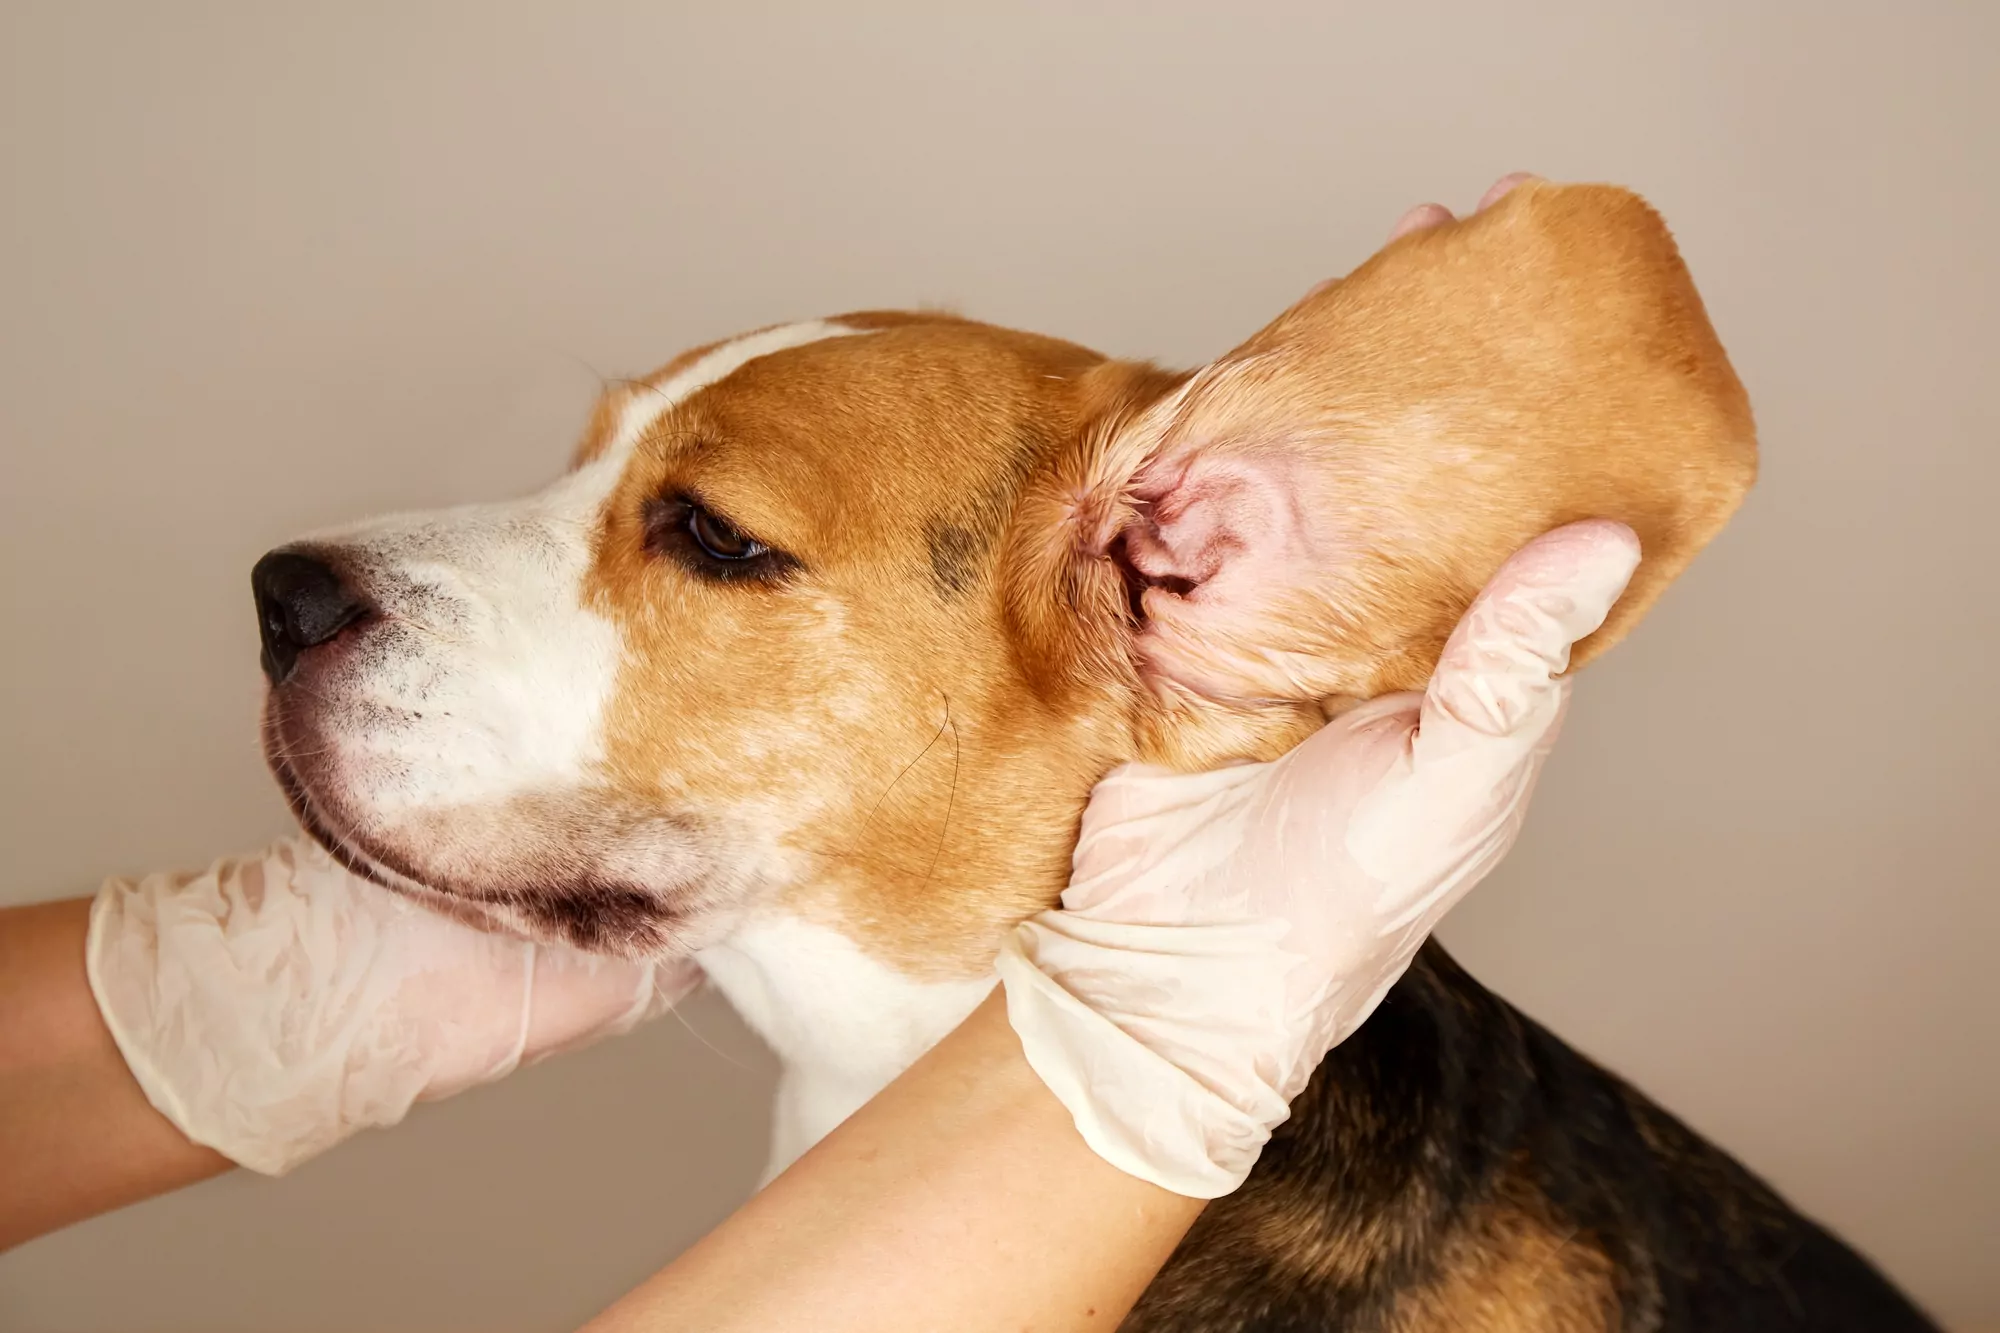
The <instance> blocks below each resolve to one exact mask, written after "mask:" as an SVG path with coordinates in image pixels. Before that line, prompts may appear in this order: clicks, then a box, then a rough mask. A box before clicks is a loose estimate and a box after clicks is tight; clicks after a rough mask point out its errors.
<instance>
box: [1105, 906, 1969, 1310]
mask: <svg viewBox="0 0 2000 1333" xmlns="http://www.w3.org/2000/svg"><path fill="white" fill-rule="evenodd" d="M1125 1327H1126V1328H1128V1329H1132V1330H1147V1333H1194V1331H1195V1330H1200V1333H1225V1331H1228V1333H1234V1331H1236V1330H1241V1331H1242V1333H1251V1331H1252V1330H1255V1331H1256V1333H1306V1331H1307V1330H1314V1331H1317V1330H1340V1333H1503V1331H1504V1333H1512V1331H1514V1330H1520V1331H1521V1333H1527V1331H1528V1330H1535V1331H1536V1333H1611V1331H1612V1330H1617V1331H1619V1333H1626V1331H1630V1333H1639V1331H1640V1330H1646V1331H1648V1333H1651V1331H1654V1330H1657V1331H1658V1333H1787V1331H1789V1330H1801V1331H1803V1330H1812V1331H1813V1333H1850V1331H1851V1333H1864V1330H1865V1331H1866V1333H1903V1331H1904V1330H1910V1331H1912V1333H1914V1331H1916V1330H1930V1329H1934V1328H1935V1327H1936V1326H1935V1325H1934V1324H1932V1323H1931V1322H1930V1320H1928V1319H1927V1318H1926V1317H1925V1316H1924V1315H1923V1314H1922V1313H1920V1312H1919V1311H1918V1310H1917V1309H1916V1307H1914V1306H1913V1305H1911V1304H1910V1302H1909V1301H1908V1300H1907V1299H1906V1298H1905V1297H1904V1296H1903V1295H1902V1294H1901V1293H1900V1292H1898V1291H1897V1290H1896V1289H1895V1288H1894V1287H1893V1286H1891V1285H1890V1284H1889V1283H1888V1282H1887V1281H1886V1280H1885V1279H1884V1278H1883V1277H1882V1276H1881V1274H1879V1273H1878V1272H1876V1271H1875V1269H1874V1268H1873V1267H1871V1266H1870V1265H1869V1263H1868V1262H1867V1261H1866V1260H1865V1259H1863V1258H1861V1257H1860V1256H1859V1255H1857V1254H1855V1253H1854V1251H1853V1250H1851V1249H1849V1248H1848V1247H1847V1246H1846V1245H1844V1244H1842V1243H1841V1242H1840V1241H1839V1240H1837V1239H1835V1238H1834V1237H1833V1236H1831V1235H1829V1234H1828V1233H1827V1232H1826V1231H1825V1230H1823V1229H1822V1228H1821V1227H1819V1226H1818V1225H1817V1224H1816V1223H1814V1222H1812V1221H1811V1220H1810V1219H1808V1218H1806V1217H1803V1216H1801V1215H1800V1214H1799V1213H1798V1212H1797V1211H1796V1210H1794V1209H1793V1208H1792V1207H1791V1206H1790V1205H1788V1204H1787V1203H1785V1201H1784V1200H1783V1199H1781V1198H1779V1197H1778V1195H1777V1194H1775V1193H1774V1192H1773V1191H1772V1190H1771V1189H1770V1187H1769V1186H1767V1185H1765V1184H1764V1182H1762V1181H1761V1180H1759V1179H1757V1178H1756V1177H1755V1176H1754V1175H1752V1174H1751V1173H1750V1172H1748V1171H1746V1170H1745V1169H1744V1168H1743V1167H1742V1166H1741V1165H1739V1164H1738V1163H1737V1162H1736V1161H1734V1160H1733V1159H1732V1158H1730V1157H1729V1156H1728V1155H1727V1154H1726V1153H1724V1152H1722V1151H1721V1150H1720V1149H1718V1148H1716V1147H1714V1146H1713V1145H1712V1144H1710V1143H1708V1142H1706V1141H1705V1140H1704V1139H1702V1138H1701V1137H1700V1136H1699V1135H1697V1134H1696V1133H1694V1131H1692V1130H1690V1129H1689V1128H1688V1127H1687V1126H1686V1125H1684V1124H1682V1123H1681V1122H1680V1121H1679V1120H1677V1119H1675V1118H1674V1117H1673V1116H1672V1115H1670V1114H1668V1113H1667V1112H1666V1111H1664V1110H1662V1109H1661V1108H1660V1107H1658V1106H1656V1105H1654V1104H1653V1102H1652V1101H1650V1100H1649V1099H1648V1098H1647V1097H1646V1096H1645V1095H1644V1094H1643V1093H1641V1092H1639V1091H1638V1090H1637V1089H1635V1088H1633V1087H1632V1086H1631V1085H1629V1084H1627V1083H1626V1082H1624V1081H1623V1080H1622V1079H1620V1078H1618V1077H1617V1076H1616V1075H1613V1074H1611V1073H1609V1072H1607V1071H1606V1070H1604V1069H1601V1068H1599V1067H1598V1066H1597V1065H1596V1064H1594V1063H1592V1062H1591V1061H1590V1060H1588V1059H1586V1058H1584V1057H1583V1056H1582V1055H1580V1054H1578V1053H1577V1052H1576V1051H1574V1050H1572V1049H1571V1048H1570V1047H1569V1046H1567V1045H1565V1044H1564V1043H1563V1042H1562V1041H1561V1040H1560V1039H1559V1038H1557V1037H1556V1036H1555V1035H1553V1034H1552V1033H1550V1032H1549V1031H1548V1030H1547V1029H1545V1028H1543V1027H1542V1026H1541V1025H1540V1024H1538V1023H1536V1022H1535V1021H1534V1020H1532V1019H1530V1018H1528V1017H1526V1016H1525V1015H1523V1014H1522V1013H1520V1011H1518V1010H1516V1009H1515V1008H1514V1007H1513V1006H1511V1005H1509V1004H1508V1003H1506V1001H1504V1000H1502V999H1500V998H1499V997H1498V996H1496V995H1494V994H1492V993H1491V992H1490V991H1488V990H1486V989H1485V988H1484V987H1482V986H1481V985H1480V984H1479V983H1478V982H1476V981H1474V980H1473V979H1472V978H1471V977H1470V976H1469V975H1467V974H1466V972H1465V971H1464V970H1463V969H1461V968H1460V967H1459V966H1458V965H1457V964H1456V963H1455V962H1453V961H1452V959H1451V958H1450V957H1449V956H1448V955H1447V954H1446V953H1445V951H1444V950H1443V948H1442V947H1440V946H1439V945H1437V944H1436V943H1432V944H1429V945H1427V946H1426V947H1425V948H1424V950H1423V952H1422V953H1421V954H1420V955H1419V957H1418V959H1417V962H1416V963H1415V965H1414V966H1412V967H1411V969H1410V971H1409V973H1408V974H1407V975H1406V976H1405V977H1404V979H1403V981H1402V982H1401V983H1400V984H1399V985H1398V986H1397V987H1396V988H1395V990H1394V991H1392V992H1391V993H1390V995H1389V997H1388V999H1387V1000H1385V1001H1384V1002H1383V1004H1382V1007H1381V1008H1380V1009H1379V1010H1378V1011H1377V1012H1376V1014H1375V1016H1374V1017H1373V1018H1371V1019H1370V1020H1369V1022H1368V1024H1367V1025H1366V1026H1365V1027H1364V1028H1363V1029H1362V1030H1361V1031H1360V1032H1359V1033H1357V1034H1356V1035H1355V1036H1353V1037H1352V1038H1350V1039H1349V1040H1348V1041H1346V1042H1345V1043H1343V1044H1342V1045H1341V1046H1339V1047H1337V1048H1335V1050H1334V1051H1333V1053H1332V1054H1331V1055H1330V1056H1328V1057H1327V1060H1326V1062H1325V1063H1324V1064H1323V1065H1321V1066H1320V1069H1319V1072H1318V1073H1317V1074H1316V1075H1315V1076H1314V1078H1313V1081H1312V1083H1311V1085H1310V1086H1309V1087H1308V1089H1307V1090H1306V1092H1305V1094H1304V1095H1303V1096H1302V1097H1300V1098H1299V1099H1298V1101H1297V1102H1295V1103H1294V1104H1293V1107H1292V1118H1291V1120H1290V1121H1288V1122H1287V1123H1286V1124H1285V1125H1283V1126H1282V1127H1281V1128H1280V1129H1279V1130H1278V1133H1277V1135H1276V1137H1275V1138H1273V1140H1272V1141H1271V1143H1270V1145H1269V1146H1268V1147H1267V1148H1266V1149H1265V1151H1264V1156H1263V1158H1262V1159H1261V1160H1260V1161H1259V1163H1258V1166H1257V1169H1256V1171H1255V1172H1254V1173H1253V1174H1252V1175H1251V1177H1250V1180H1249V1182H1248V1183H1247V1184H1246V1185H1244V1187H1243V1188H1242V1189H1241V1190H1239V1191H1238V1192H1237V1193H1236V1194H1233V1195H1231V1196H1229V1197H1227V1198H1224V1199H1220V1200H1217V1201H1216V1202H1215V1203H1214V1204H1211V1205H1210V1206H1209V1208H1208V1210H1207V1211H1206V1212H1205V1213H1204V1214H1203V1216H1202V1218H1201V1220H1200V1222H1199V1223H1197V1224H1196V1226H1195V1229H1194V1230H1193V1231H1192V1232H1191V1233H1190V1234H1189V1236H1188V1238H1187V1240H1186V1241H1185V1242H1183V1244H1182V1245H1181V1248H1180V1250H1179V1251H1178V1252H1177V1253H1176V1254H1175V1255H1174V1258H1173V1259H1172V1261H1171V1262H1170V1263H1169V1264H1168V1266H1167V1268H1166V1269H1165V1271H1163V1272H1162V1273H1161V1274H1160V1276H1159V1278H1158V1279H1157V1280H1156V1281H1155V1282H1154V1283H1153V1285H1152V1287H1151V1288H1150V1289H1149V1290H1148V1291H1147V1293H1146V1296H1145V1298H1144V1299H1143V1300H1142V1301H1141V1302H1140V1304H1139V1307H1138V1309H1136V1310H1135V1311H1134V1312H1133V1313H1132V1315H1131V1317H1130V1319H1129V1320H1128V1321H1127V1323H1126V1325H1125Z"/></svg>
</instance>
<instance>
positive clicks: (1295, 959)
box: [1000, 522, 1639, 1198]
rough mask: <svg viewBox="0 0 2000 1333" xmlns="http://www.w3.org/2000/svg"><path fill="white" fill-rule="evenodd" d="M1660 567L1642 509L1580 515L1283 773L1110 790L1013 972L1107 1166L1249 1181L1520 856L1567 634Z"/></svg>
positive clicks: (1151, 771) (1040, 1047)
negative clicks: (1339, 1051)
mask: <svg viewBox="0 0 2000 1333" xmlns="http://www.w3.org/2000/svg"><path fill="white" fill-rule="evenodd" d="M1638 560H1639V547H1638V541H1637V539H1636V538H1635V537H1634V536H1633V535H1632V532H1631V530H1630V529H1628V528H1626V527H1624V526H1623V525H1621V524H1617V523H1608V522H1587V523H1577V524H1573V525H1571V526H1569V527H1565V528H1561V529H1558V530H1557V531H1555V532H1552V533H1549V534H1548V535H1546V536H1544V537H1541V538H1539V539H1537V540H1536V541H1534V542H1531V543H1530V544H1529V545H1528V546H1527V547H1525V548H1523V549H1522V550H1521V551H1520V552H1519V553H1518V554H1517V555H1515V556H1514V557H1513V558H1512V559H1511V560H1509V561H1508V562H1507V563H1506V564H1505V565H1504V566H1503V567H1502V569H1501V570H1500V572H1499V574H1498V575H1497V576H1495V578H1494V579H1493V580H1492V582H1491V583H1490V584H1489V585H1488V586H1487V588H1486V590H1485V591H1484V592H1483V593H1482V594H1481V595H1480V596H1479V597H1478V598H1477V599H1476V600H1475V602H1474V603H1473V605H1472V607H1471V609H1470V610H1469V611H1468V612H1467V613H1466V615H1465V617H1464V618H1463V619H1462V620H1461V621H1460V622H1459V624H1458V627H1457V629H1456V630H1455V631H1454V632H1453V633H1452V635H1451V637H1450V639H1449V641H1448V643H1447V645H1446V647H1445V650H1444V654H1443V657H1442V659H1441V660H1440V662H1439V665H1438V668H1437V671H1436V673H1435V674H1434V675H1433V677H1432V678H1431V681H1430V684H1429V687H1428V689H1427V690H1426V691H1425V692H1424V693H1422V694H1421V695H1418V694H1399V695H1391V696H1385V697H1383V698H1379V699H1375V700H1372V701H1370V702H1368V703H1366V704H1363V705H1361V706H1360V707H1358V708H1356V709H1354V710H1352V711H1350V712H1347V713H1345V714H1343V715H1342V716H1340V717H1338V718H1336V719H1335V720H1334V721H1332V722H1331V723H1329V724H1328V725H1327V726H1326V727H1325V728H1324V729H1323V730H1321V731H1320V732H1318V733H1317V734H1316V735H1314V736H1312V737H1311V738H1309V739H1308V740H1307V741H1306V742H1305V743H1304V744H1302V745H1300V746H1299V747H1298V748H1296V749H1295V750H1293V751H1291V752H1290V753H1288V754H1286V755H1285V756H1284V757H1282V758H1280V759H1278V760H1276V761H1273V762H1270V763H1261V764H1239V765H1237V766H1235V767H1230V768H1223V769H1218V770H1216V771H1213V772H1208V773H1195V774H1180V773H1173V772H1169V771H1167V770H1164V769H1157V768H1146V767H1139V766H1128V767H1126V768H1122V769H1119V770H1117V771H1115V772H1113V773H1112V774H1111V775H1110V776H1108V777H1107V778H1105V779H1104V781H1103V782H1102V783H1100V784H1099V785H1098V787H1097V790H1096V792H1095V793H1094V795H1093V796H1092V798H1091V802H1090V805H1089V807H1088V809H1086V810H1085V812H1084V817H1083V828H1082V833H1081V837H1080V839H1079V841H1078V843H1077V847H1076V852H1075V856H1074V861H1073V873H1072V878H1071V881H1070V886H1069V888H1068V889H1067V890H1066V891H1065V892H1064V894H1063V899H1062V909H1061V910H1059V911H1051V912H1045V913H1043V914H1041V915H1040V916H1037V917H1035V918H1033V919H1032V920H1030V921H1028V922H1026V923H1025V924H1023V925H1022V926H1021V927H1020V928H1019V929H1018V931H1017V932H1016V933H1015V935H1014V936H1013V937H1012V939H1011V940H1010V941H1009V943H1008V945H1007V946H1006V948H1005V949H1004V950H1003V952H1002V954H1001V958H1000V975H1001V977H1002V979H1003V981H1004V983H1005V985H1006V988H1007V1002H1008V1013H1009V1017H1010V1019H1011V1021H1012V1023H1013V1025H1014V1028H1015V1030H1016V1032H1017V1033H1018V1034H1019V1035H1020V1037H1021V1042H1022V1046H1023V1048H1024V1049H1025V1050H1026V1052H1027V1056H1028V1060H1029V1062H1030V1063H1031V1064H1032V1065H1033V1066H1034V1068H1035V1070H1036V1072H1037V1073H1038V1074H1040V1075H1041V1077H1042V1079H1043V1081H1044V1082H1045V1083H1047V1084H1048V1085H1049V1087H1050V1088H1051V1089H1052V1090H1053V1091H1054V1092H1055V1093H1056V1095H1057V1096H1058V1097H1059V1098H1060V1099H1061V1100H1062V1101H1063V1103H1064V1104H1065V1105H1066V1106H1068V1107H1069V1109H1070V1111H1071V1112H1072V1114H1073V1115H1074V1116H1075V1119H1076V1123H1077V1127H1078V1129H1079V1130H1080V1131H1081V1132H1082V1133H1083V1135H1084V1137H1085V1139H1087V1140H1088V1141H1089V1143H1090V1145H1091V1146H1092V1148H1094V1149H1095V1150H1096V1151H1097V1152H1098V1154H1099V1155H1100V1156H1102V1157H1104V1158H1105V1159H1107V1160H1108V1161H1110V1162H1112V1163H1113V1164H1114V1165H1116V1166H1118V1167H1120V1168H1122V1169H1123V1170H1125V1171H1128V1172H1130V1173H1132V1174H1134V1175H1137V1176H1141V1177H1143V1178H1145V1179H1149V1180H1152V1181H1154V1182H1155V1183H1157V1184H1159V1185H1162V1186H1164V1187H1165V1188H1167V1189H1170V1190H1173V1191H1175V1192H1177V1193H1180V1194H1186V1195H1190V1196H1194V1197H1200V1198H1213V1197H1216V1196H1218V1195H1221V1194H1226V1193H1228V1192H1229V1191H1230V1190H1232V1189H1234V1188H1235V1187H1236V1186H1237V1185H1239V1184H1240V1183H1242V1181H1243V1178H1244V1177H1245V1176H1246V1175H1248V1173H1249V1171H1250V1168H1251V1166H1252V1165H1253V1164H1254V1163H1255V1161H1256V1159H1257V1155H1258V1153H1259V1151H1260V1150H1261V1149H1262V1147H1263V1144H1264V1142H1265V1141H1266V1139H1268V1138H1269V1136H1270V1133H1271V1130H1272V1129H1273V1128H1274V1127H1276V1126H1277V1125H1278V1124H1279V1123H1280V1122H1282V1121H1283V1120H1284V1119H1285V1117H1286V1115H1287V1114H1288V1112H1289V1103H1290V1101H1291V1099H1292V1098H1293V1097H1295V1096H1297V1095H1298V1093H1299V1092H1300V1091H1301V1090H1302V1089H1303V1088H1304V1087H1305V1084H1306V1081H1307V1079H1308V1078H1310V1077H1311V1074H1312V1071H1313V1070H1314V1069H1315V1068H1316V1067H1317V1066H1318V1064H1319V1062H1320V1060H1321V1059H1322V1058H1323V1057H1324V1056H1325V1054H1326V1052H1327V1051H1328V1050H1330V1049H1332V1047H1333V1046H1334V1045H1336V1044H1337V1043H1338V1042H1340V1041H1341V1040H1342V1039H1343V1038H1345V1037H1346V1036H1347V1035H1348V1034H1349V1033H1351V1032H1353V1031H1354V1030H1355V1029H1356V1028H1358V1027H1359V1026H1360V1025H1361V1023H1362V1022H1363V1020H1365V1019H1366V1018H1367V1017H1368V1015H1369V1014H1370V1013H1371V1012H1372V1011H1373V1010H1374V1008H1375V1006H1376V1005H1377V1004H1378V1003H1380V1001H1381V999H1382V997H1383V996H1384V995H1385V994H1386V993H1387V992H1388V990H1389V988H1390V987H1391V986H1392V985H1394V984H1395V982H1396V980H1397V978H1399V977H1400V976H1401V975H1402V974H1403V971H1404V969H1405V968H1406V967H1407V966H1408V965H1409V962H1410V960H1411V958H1412V957H1413V956H1414V955H1415V953H1416V951H1417V948H1418V946H1419V945H1421V944H1422V943H1423V941H1424V939H1425V938H1426V937H1427V936H1428V935H1429V934H1430V932H1431V930H1432V929H1433V928H1434V927H1435V926H1436V925H1437V923H1438V921H1439V920H1440V919H1441V918H1442V917H1443V916H1444V914H1445V913H1446V912H1447V911H1449V910H1450V908H1451V907H1452V905H1453V904H1454V903H1456V902H1457V901H1458V900H1459V899H1460V898H1461V897H1463V896H1464V894H1465V893H1466V892H1467V891H1468V890H1469V889H1471V887H1472V886H1473V885H1474V884H1476V883H1478V882H1479V880H1480V879H1481V878H1483V877H1484V876H1485V875H1486V874H1487V873H1488V872H1489V871H1491V870H1492V869H1493V867H1494V866H1495V865H1496V864H1497V863H1498V862H1499V860H1500V858H1501V857H1502V856H1503V855H1505V853H1506V852H1507V850H1508V848H1509V847H1510V846H1512V844H1513V841H1514V838H1515V835H1516V834H1517V833H1518V832H1519V830H1520V827H1521V823H1522V819H1523V817H1524V815H1525V813H1526V809H1527V803H1528V798H1529V796H1530V795H1531V793H1532V792H1533V790H1534V786H1535V779H1536V776H1537V775H1538V774H1539V772H1540V770H1541V765H1542V761H1543V759H1544V758H1545V756H1546V755H1547V754H1548V750H1549V747H1550V745H1551V744H1552V743H1553V741H1554V739H1555V735H1556V731H1557V728H1558V726H1559V725H1560V723H1561V720H1562V716H1563V710H1564V706H1565V703H1566V701H1567V699H1568V695H1569V682H1568V680H1567V679H1566V678H1564V676H1563V674H1562V673H1563V671H1564V670H1565V668H1566V667H1567V665H1568V660H1569V652H1570V648H1571V646H1572V645H1574V644H1575V643H1576V642H1577V641H1578V640H1580V639H1582V638H1583V637H1584V636H1586V635H1588V634H1589V633H1590V632H1591V631H1593V630H1594V629H1596V628H1597V627H1598V625H1600V624H1601V623H1602V622H1603V620H1604V618H1605V616H1606V614H1607V613H1608V612H1609V611H1610V609H1611V606H1612V604H1613V603H1614V602H1616V601H1617V600H1618V597H1619V594H1620V593H1621V592H1622V591H1623V590H1624V588H1625V585H1626V582H1627V580H1628V579H1629V578H1630V577H1631V574H1632V571H1633V569H1634V568H1635V567H1636V566H1637V564H1638Z"/></svg>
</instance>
